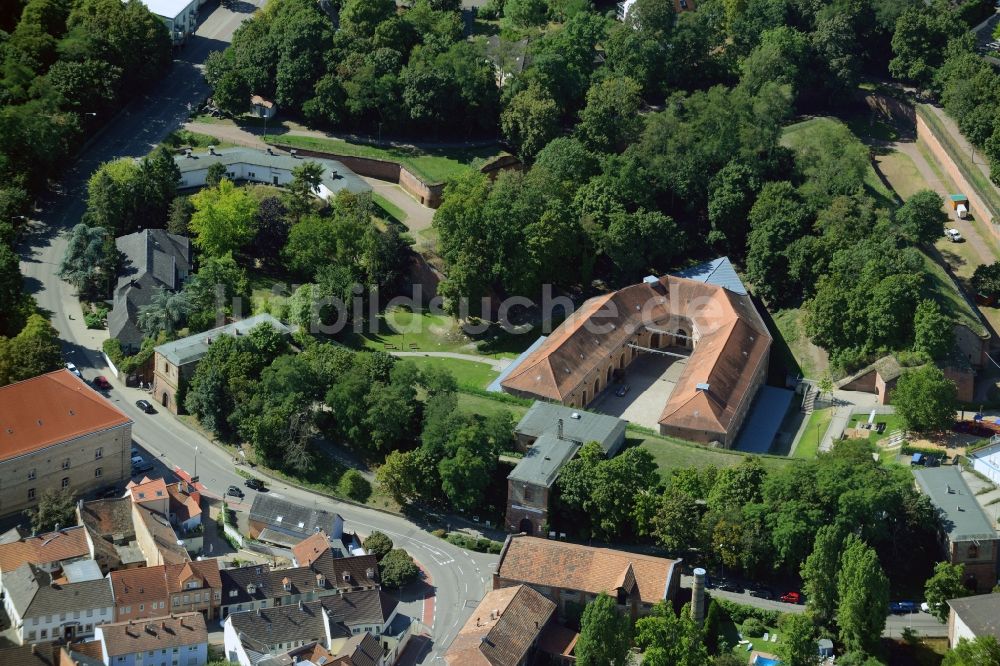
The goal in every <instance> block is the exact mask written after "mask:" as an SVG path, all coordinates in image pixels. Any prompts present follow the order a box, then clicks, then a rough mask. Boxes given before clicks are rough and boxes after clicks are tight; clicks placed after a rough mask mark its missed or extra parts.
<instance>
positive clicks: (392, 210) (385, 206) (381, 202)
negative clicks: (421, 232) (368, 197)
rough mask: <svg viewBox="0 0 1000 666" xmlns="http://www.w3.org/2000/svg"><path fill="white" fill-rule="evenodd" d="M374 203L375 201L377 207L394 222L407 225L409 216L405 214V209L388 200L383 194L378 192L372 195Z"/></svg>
mask: <svg viewBox="0 0 1000 666" xmlns="http://www.w3.org/2000/svg"><path fill="white" fill-rule="evenodd" d="M372 201H374V202H375V205H376V206H378V207H379V208H381V209H382V210H383V211H384V212H385V214H386V215H388V216H389V217H390V218H392V220H393V221H395V222H398V223H399V224H405V223H406V217H407V215H406V213H404V212H403V209H402V208H400V207H399V206H397V205H396V204H394V203H392V202H391V201H389V200H388V199H386V198H385V197H384V196H382V195H381V194H378V193H377V192H374V193H372Z"/></svg>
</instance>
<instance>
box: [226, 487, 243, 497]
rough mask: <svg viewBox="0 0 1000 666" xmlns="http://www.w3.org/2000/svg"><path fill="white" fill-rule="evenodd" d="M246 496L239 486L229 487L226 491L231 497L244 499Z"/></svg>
mask: <svg viewBox="0 0 1000 666" xmlns="http://www.w3.org/2000/svg"><path fill="white" fill-rule="evenodd" d="M244 494H245V493H244V492H243V491H242V490H240V489H239V487H238V486H229V489H228V490H226V495H229V496H231V497H239V498H240V499H243V496H244Z"/></svg>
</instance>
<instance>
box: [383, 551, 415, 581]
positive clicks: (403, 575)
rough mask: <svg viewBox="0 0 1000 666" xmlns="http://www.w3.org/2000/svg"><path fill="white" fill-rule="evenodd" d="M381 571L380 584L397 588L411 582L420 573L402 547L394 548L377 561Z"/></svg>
mask: <svg viewBox="0 0 1000 666" xmlns="http://www.w3.org/2000/svg"><path fill="white" fill-rule="evenodd" d="M379 568H380V569H381V572H382V584H383V585H385V586H386V587H388V588H395V589H398V588H400V587H403V586H405V585H408V584H409V583H412V582H413V581H415V580H416V579H417V576H419V575H420V569H418V568H417V565H416V563H415V562H414V561H413V558H412V557H410V554H409V553H407V552H406V551H405V550H403V549H402V548H394V549H392V550H390V551H389V552H388V554H386V556H385V557H383V558H382V562H380V563H379Z"/></svg>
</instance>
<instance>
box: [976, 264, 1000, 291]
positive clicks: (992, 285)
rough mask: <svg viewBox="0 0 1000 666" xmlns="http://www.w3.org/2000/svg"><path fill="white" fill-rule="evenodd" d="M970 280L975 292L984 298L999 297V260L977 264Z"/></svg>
mask: <svg viewBox="0 0 1000 666" xmlns="http://www.w3.org/2000/svg"><path fill="white" fill-rule="evenodd" d="M971 282H972V288H973V289H975V290H976V293H977V294H979V295H981V296H984V297H986V298H996V297H1000V262H996V263H993V264H981V265H979V266H977V267H976V270H975V271H973V272H972V280H971Z"/></svg>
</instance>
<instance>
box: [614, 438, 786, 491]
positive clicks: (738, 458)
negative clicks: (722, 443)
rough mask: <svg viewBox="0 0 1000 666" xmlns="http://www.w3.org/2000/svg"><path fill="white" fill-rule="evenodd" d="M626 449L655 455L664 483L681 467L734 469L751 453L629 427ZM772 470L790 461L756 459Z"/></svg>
mask: <svg viewBox="0 0 1000 666" xmlns="http://www.w3.org/2000/svg"><path fill="white" fill-rule="evenodd" d="M625 443H626V446H640V447H642V448H644V449H646V450H647V451H649V452H650V453H651V454H652V455H653V459H654V460H655V461H656V465H657V467H658V468H659V471H660V477H661V478H662V479H664V480H666V479H667V477H668V476H669V474H670V470H672V469H680V468H682V467H698V468H701V467H707V466H708V465H715V466H716V467H733V466H734V465H738V464H740V462H742V461H743V459H744V458H746V457H747V455H748V454H745V453H740V452H739V451H731V450H728V449H715V448H709V447H708V446H705V445H703V444H696V443H694V442H686V441H684V440H681V439H674V438H672V437H663V436H661V435H653V434H649V433H648V432H643V431H641V430H639V429H638V428H635V427H629V428H628V430H627V431H626V433H625ZM757 457H758V458H760V461H761V463H762V464H763V465H764V467H766V468H767V469H768V470H769V471H776V470H778V469H780V468H782V467H784V466H785V465H788V464H792V460H791V459H790V458H784V457H779V456H757Z"/></svg>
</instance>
